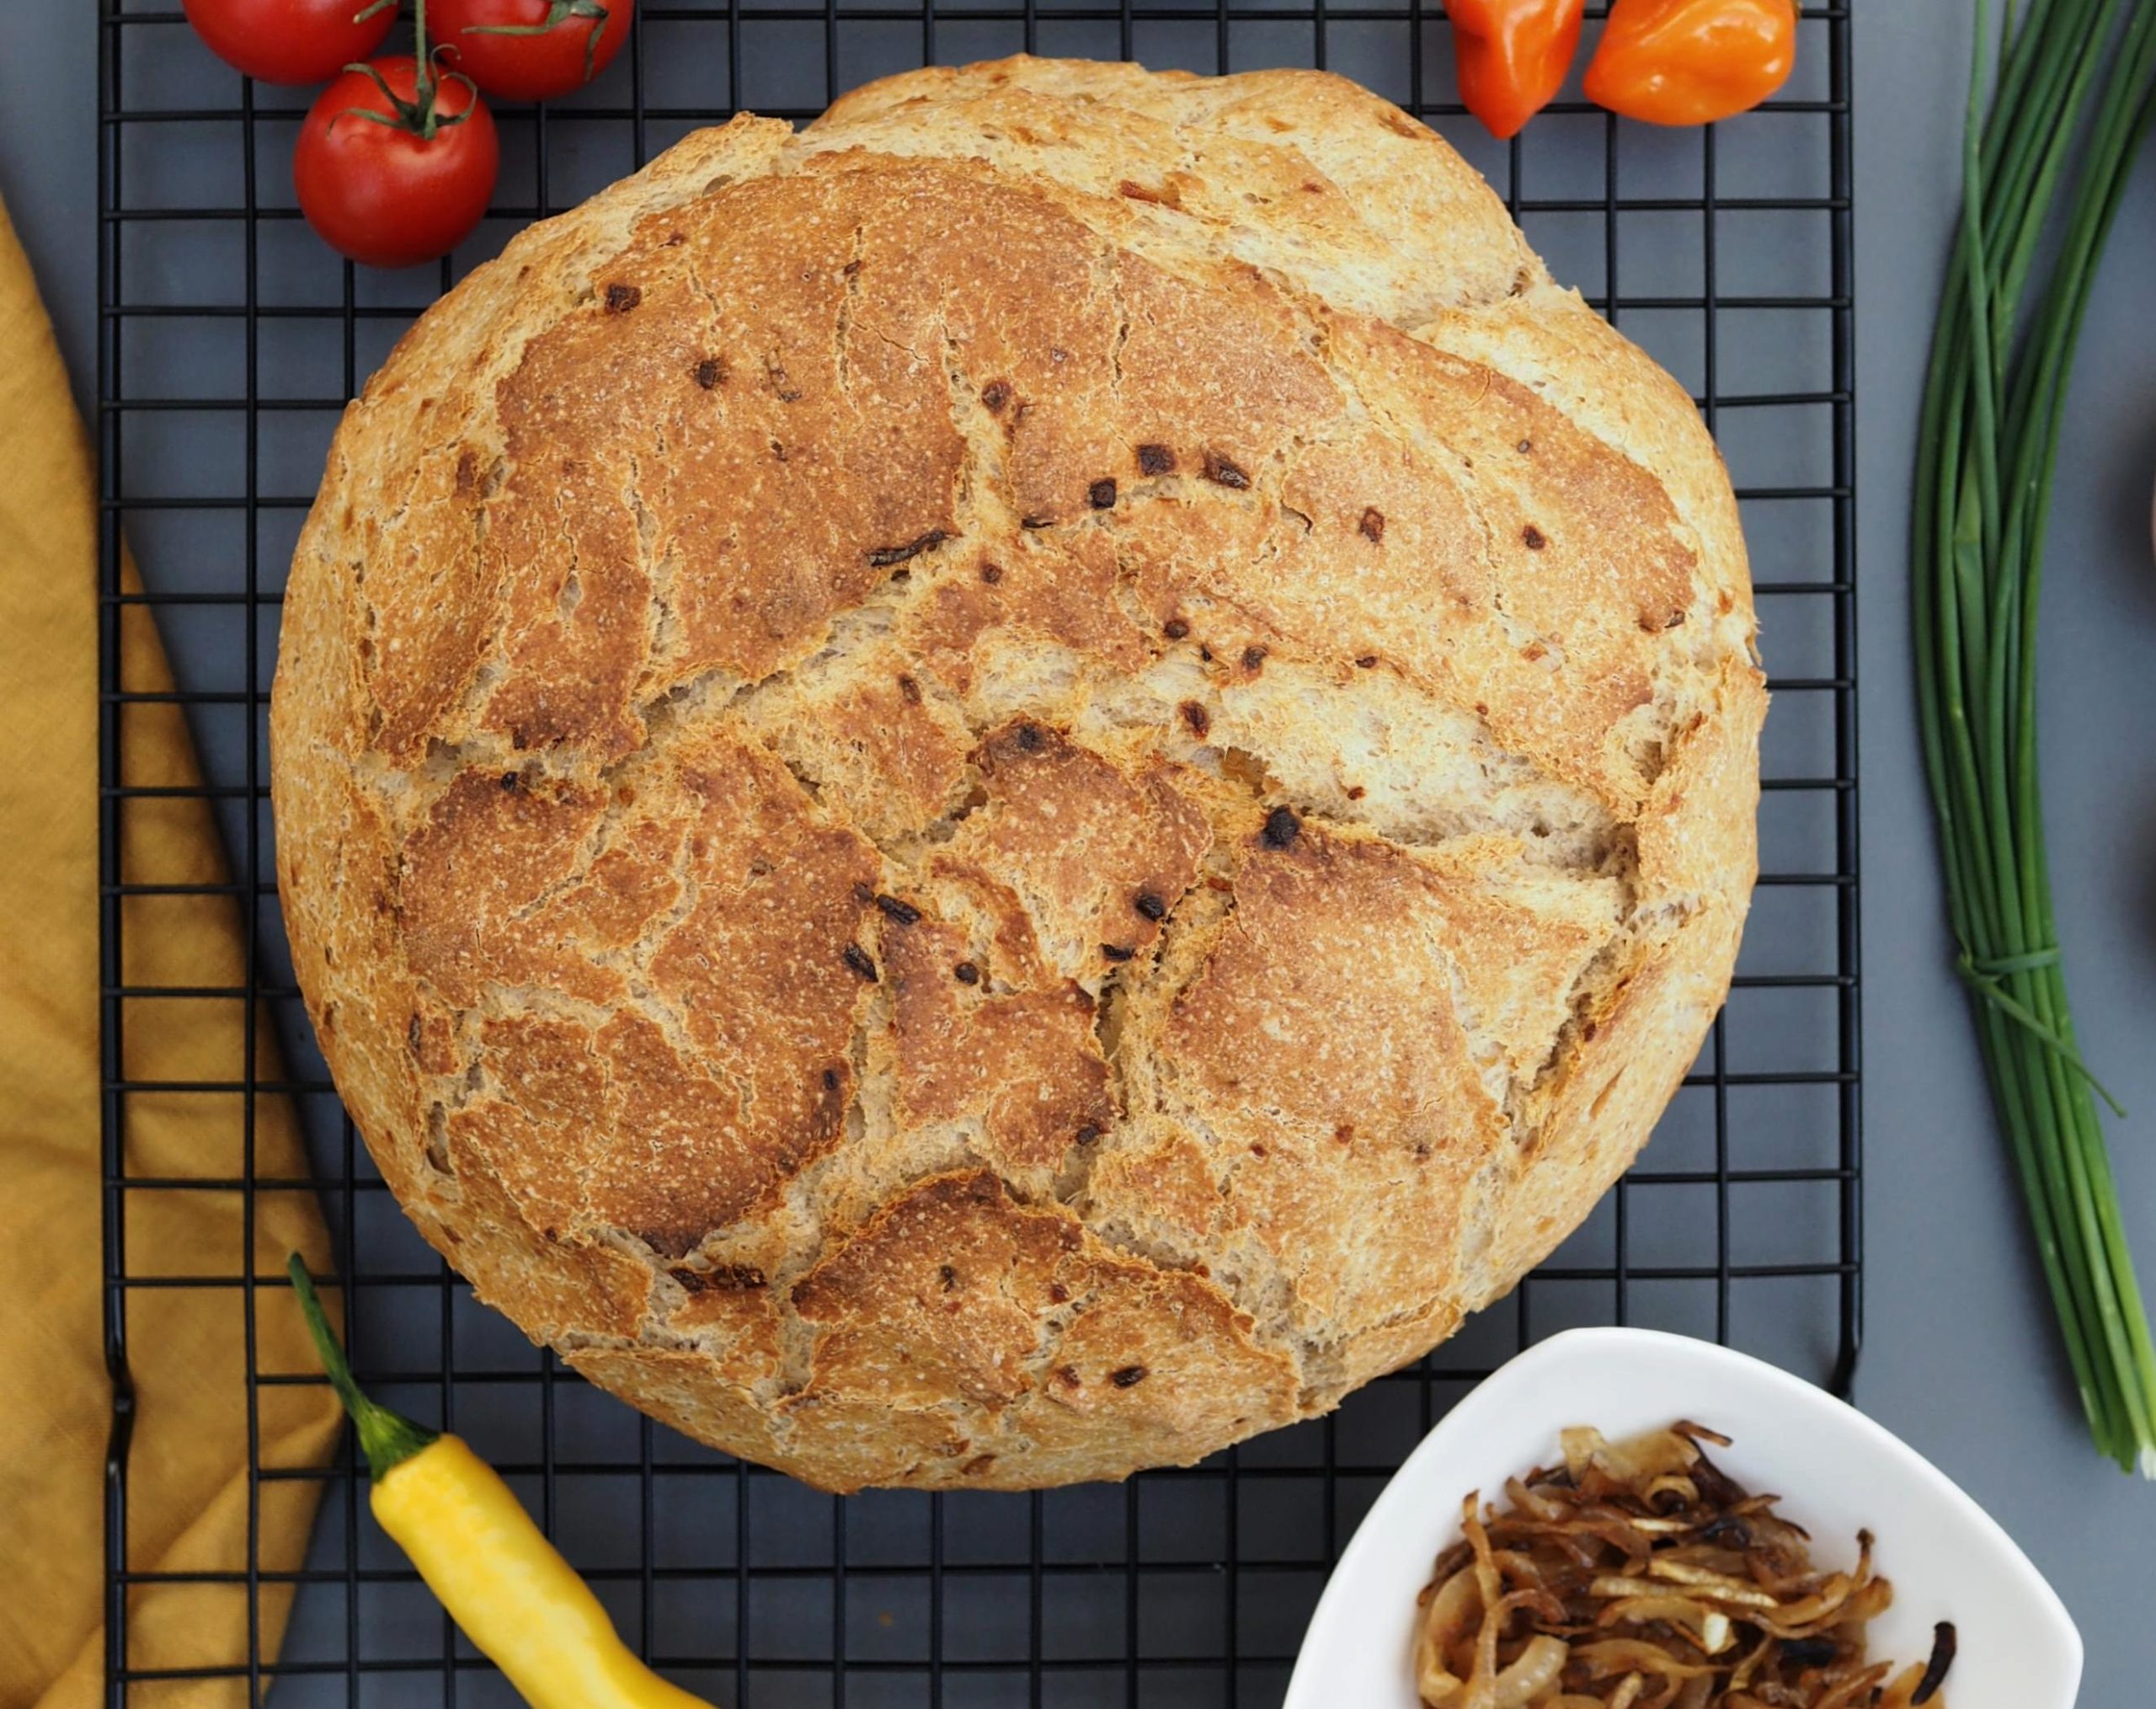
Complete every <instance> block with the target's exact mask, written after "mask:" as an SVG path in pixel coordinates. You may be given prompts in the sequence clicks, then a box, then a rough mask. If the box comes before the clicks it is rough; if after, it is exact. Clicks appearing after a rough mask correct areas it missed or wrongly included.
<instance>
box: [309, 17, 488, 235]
mask: <svg viewBox="0 0 2156 1709" xmlns="http://www.w3.org/2000/svg"><path fill="white" fill-rule="evenodd" d="M370 65H371V70H372V71H374V72H376V73H378V74H379V75H380V76H381V77H382V83H384V84H387V87H388V91H389V94H388V95H387V96H385V95H384V93H383V92H382V86H381V85H379V84H377V83H376V82H375V80H374V78H373V77H370V76H369V75H368V74H367V72H363V71H361V72H345V73H344V76H343V77H339V78H338V79H337V81H336V82H335V83H332V84H330V86H329V87H328V88H326V89H324V90H323V92H322V93H321V94H320V95H319V96H318V97H317V98H316V100H315V103H314V105H313V106H312V107H311V108H309V109H307V120H306V122H305V123H304V124H302V126H300V137H299V141H298V142H297V143H296V144H295V145H294V147H293V149H292V178H293V180H294V182H295V183H296V184H297V186H298V189H299V193H300V211H302V213H304V214H305V215H306V216H307V223H308V224H309V225H310V226H312V227H314V229H315V230H316V231H317V232H319V233H321V235H322V238H323V242H325V243H328V245H329V247H330V248H333V249H335V250H337V251H338V252H339V254H345V255H349V256H350V257H351V258H352V259H354V260H355V261H364V262H366V263H367V264H368V265H370V266H373V267H413V266H416V265H418V264H419V263H420V262H422V261H431V260H433V259H435V257H436V256H437V255H446V254H448V253H449V252H450V251H451V249H453V248H456V245H457V244H458V243H460V242H461V241H462V239H463V238H465V236H466V235H467V233H468V232H470V231H471V229H472V227H474V226H476V225H478V223H479V216H481V215H482V214H483V213H485V212H486V211H487V199H488V197H489V196H491V195H493V194H494V174H496V173H497V172H498V171H499V169H500V167H501V158H502V151H501V143H500V142H499V139H498V138H497V137H496V136H495V135H494V115H492V114H490V113H488V111H487V104H486V103H485V102H484V101H483V100H481V99H479V98H478V96H477V95H475V94H473V93H472V91H471V88H470V87H469V86H468V85H467V84H465V83H460V82H459V81H457V80H456V78H454V77H440V78H438V79H437V80H436V83H435V88H434V92H433V100H432V104H433V114H434V119H433V126H432V128H433V131H434V134H433V135H432V136H428V135H425V134H424V131H425V130H426V128H427V121H426V115H425V112H424V109H422V108H421V107H420V106H419V104H418V103H419V90H418V72H419V62H418V61H416V60H414V59H413V58H412V56H410V55H409V54H393V55H392V56H389V57H387V58H385V59H378V60H374V61H371V62H370ZM390 97H394V101H393V103H392V99H390Z"/></svg>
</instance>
